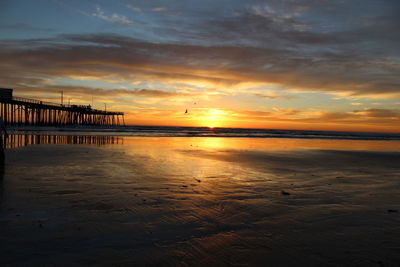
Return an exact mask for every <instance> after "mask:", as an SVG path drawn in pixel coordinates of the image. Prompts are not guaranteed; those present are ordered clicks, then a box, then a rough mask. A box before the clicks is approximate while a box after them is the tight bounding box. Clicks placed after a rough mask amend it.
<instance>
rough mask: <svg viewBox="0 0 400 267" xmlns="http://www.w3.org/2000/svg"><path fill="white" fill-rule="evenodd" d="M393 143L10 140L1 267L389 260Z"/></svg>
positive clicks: (398, 249)
mask: <svg viewBox="0 0 400 267" xmlns="http://www.w3.org/2000/svg"><path fill="white" fill-rule="evenodd" d="M388 143H389V142H388ZM388 143H373V142H369V143H368V142H358V143H357V142H356V143H354V142H352V141H340V142H339V141H337V142H336V141H317V140H309V141H307V140H302V141H294V140H285V139H281V140H265V139H223V138H130V139H125V140H124V144H123V145H121V144H118V145H106V146H101V147H100V146H94V145H92V146H90V145H37V146H30V147H23V148H17V149H13V150H8V151H7V154H6V156H7V160H6V165H5V170H4V177H3V179H2V180H0V181H1V183H0V184H1V187H0V241H1V250H0V265H2V266H3V265H10V266H35V265H36V266H42V265H46V266H53V265H60V266H71V265H94V266H97V265H100V266H110V265H113V266H134V265H136V266H143V265H145V266H160V265H163V266H267V265H271V266H300V265H304V266H307V265H308V266H310V265H312V266H317V265H319V266H329V265H332V266H337V265H342V266H343V265H344V266H357V265H360V266H365V265H367V266H397V264H398V263H399V262H400V194H399V193H400V153H398V152H395V151H390V148H391V147H392V148H393V146H396V145H397V146H398V143H395V142H391V143H390V144H391V145H390V144H389V145H388ZM346 149H347V150H346ZM365 149H369V150H370V151H364V150H365ZM381 149H385V150H386V151H379V150H381ZM388 149H389V150H388Z"/></svg>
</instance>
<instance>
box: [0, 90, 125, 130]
mask: <svg viewBox="0 0 400 267" xmlns="http://www.w3.org/2000/svg"><path fill="white" fill-rule="evenodd" d="M0 116H1V117H2V118H3V120H4V123H5V125H14V126H17V125H34V126H63V125H96V126H118V125H125V121H124V113H123V112H113V111H106V110H98V109H93V108H92V107H91V106H90V105H88V106H84V105H65V104H56V103H51V102H45V101H40V100H35V99H28V98H22V97H15V96H13V90H12V89H6V88H0Z"/></svg>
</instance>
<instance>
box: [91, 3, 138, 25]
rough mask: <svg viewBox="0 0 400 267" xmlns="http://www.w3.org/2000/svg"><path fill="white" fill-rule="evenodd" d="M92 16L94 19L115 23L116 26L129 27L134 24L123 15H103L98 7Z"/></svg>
mask: <svg viewBox="0 0 400 267" xmlns="http://www.w3.org/2000/svg"><path fill="white" fill-rule="evenodd" d="M92 15H93V16H94V17H97V18H100V19H102V20H105V21H109V22H112V23H116V24H121V25H131V24H134V23H135V22H134V21H132V20H130V19H128V18H127V17H125V16H124V15H120V14H116V13H114V14H112V15H111V16H107V15H105V13H104V11H103V10H102V9H101V7H99V6H97V7H96V12H95V13H93V14H92Z"/></svg>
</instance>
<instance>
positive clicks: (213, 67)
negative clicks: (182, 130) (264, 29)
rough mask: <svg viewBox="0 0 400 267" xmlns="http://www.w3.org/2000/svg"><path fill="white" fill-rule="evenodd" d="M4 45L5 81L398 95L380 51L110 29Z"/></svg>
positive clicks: (394, 66)
mask: <svg viewBox="0 0 400 267" xmlns="http://www.w3.org/2000/svg"><path fill="white" fill-rule="evenodd" d="M1 45H2V47H1V49H0V57H1V58H2V63H1V65H0V68H1V69H2V72H1V74H0V79H2V80H8V81H11V80H10V79H11V78H12V77H14V76H15V78H16V80H18V79H19V78H18V77H31V78H35V77H36V78H40V77H65V78H74V77H79V76H84V77H88V78H92V79H103V80H104V81H111V80H122V81H128V82H129V81H133V80H134V79H143V80H148V81H149V80H152V81H161V82H165V83H169V84H172V83H185V84H187V85H192V86H196V87H199V86H200V85H202V86H203V87H206V88H219V90H228V91H232V92H234V90H235V88H240V87H241V85H242V84H243V85H245V84H249V83H254V84H258V85H262V84H265V85H274V86H277V87H279V88H280V91H281V92H280V93H279V94H277V95H270V94H269V93H267V92H266V93H262V92H258V93H259V94H260V95H259V96H260V97H266V98H271V99H272V98H274V97H276V98H277V97H281V98H284V97H285V95H290V94H287V93H285V92H284V91H285V90H286V91H302V92H322V93H331V94H338V95H341V96H346V97H352V96H353V97H354V96H358V97H362V96H365V97H370V98H398V99H400V80H399V78H398V67H399V66H400V64H399V62H398V61H395V60H388V59H386V58H379V55H378V56H375V57H374V58H369V57H365V56H360V55H357V54H351V53H349V54H337V53H333V52H330V53H328V52H322V53H320V54H319V57H318V58H313V57H303V56H301V55H300V54H298V53H297V52H293V51H290V50H286V49H284V48H280V47H279V48H256V47H236V46H202V45H188V44H169V43H151V42H145V41H141V40H136V39H133V38H128V37H123V36H119V35H110V34H100V35H63V36H60V37H58V38H55V39H41V40H40V39H39V40H22V41H16V40H15V41H11V40H10V41H3V42H1ZM388 66H389V67H388ZM377 69H379V71H376V70H377ZM17 76H18V77H17ZM8 86H13V85H12V84H11V85H8ZM288 98H290V97H288Z"/></svg>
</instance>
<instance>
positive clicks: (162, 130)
mask: <svg viewBox="0 0 400 267" xmlns="http://www.w3.org/2000/svg"><path fill="white" fill-rule="evenodd" d="M9 131H10V132H11V133H13V134H36V135H89V136H102V135H105V136H120V137H129V136H136V137H236V138H295V139H332V140H338V139H339V140H376V141H381V140H385V141H400V133H367V132H343V131H311V130H276V129H248V128H246V129H245V128H208V127H172V126H118V127H109V126H108V127H91V126H74V127H32V126H30V127H11V128H10V129H9Z"/></svg>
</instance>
